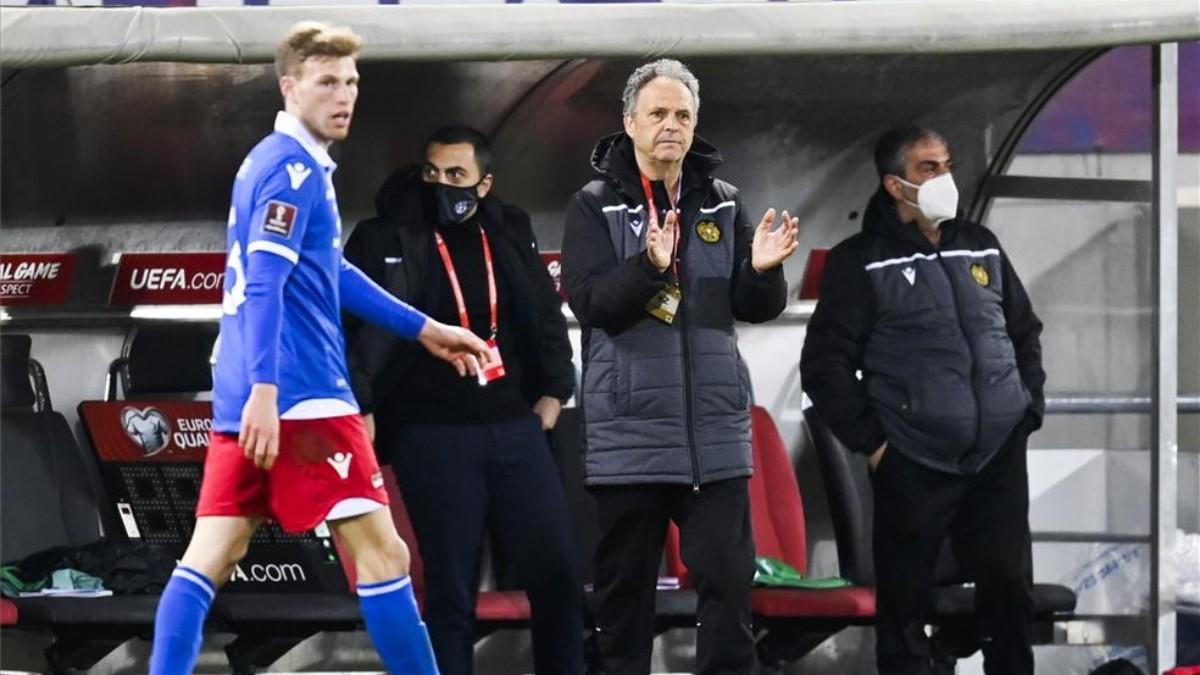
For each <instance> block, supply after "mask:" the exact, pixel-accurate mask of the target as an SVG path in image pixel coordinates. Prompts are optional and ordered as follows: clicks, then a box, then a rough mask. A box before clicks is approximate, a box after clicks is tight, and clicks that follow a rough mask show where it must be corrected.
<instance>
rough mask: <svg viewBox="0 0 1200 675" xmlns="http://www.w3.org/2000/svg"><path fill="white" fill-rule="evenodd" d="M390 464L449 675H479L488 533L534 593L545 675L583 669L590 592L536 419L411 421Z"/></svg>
mask: <svg viewBox="0 0 1200 675" xmlns="http://www.w3.org/2000/svg"><path fill="white" fill-rule="evenodd" d="M395 443H396V445H395V448H394V449H395V452H394V453H393V463H394V466H395V469H396V475H397V480H398V482H399V484H400V489H401V491H402V493H403V496H404V504H405V506H406V507H407V508H408V513H409V517H410V518H411V519H412V523H413V528H414V530H416V533H417V540H418V543H419V545H420V552H421V557H422V558H423V560H424V562H425V623H426V625H427V626H428V628H429V637H430V640H431V641H432V642H433V650H434V653H435V654H436V656H437V661H438V668H439V670H440V671H441V673H442V675H466V674H469V673H471V672H472V666H473V658H474V643H475V631H474V622H475V596H476V591H477V589H478V588H479V558H480V547H481V545H482V540H483V536H484V531H485V530H486V529H488V524H489V519H490V521H491V525H492V527H491V530H492V532H494V533H496V534H497V535H498V536H497V539H498V541H496V542H495V544H496V545H497V546H499V548H500V551H501V553H502V554H503V555H504V556H505V559H506V560H508V561H509V562H510V563H511V564H512V566H513V568H514V570H515V572H516V575H517V581H518V582H519V583H520V585H521V587H522V588H524V589H525V591H526V593H527V594H528V595H529V604H530V607H531V609H532V611H533V616H532V628H533V658H534V667H535V670H536V672H537V673H538V675H556V674H565V675H577V674H579V673H582V672H583V596H582V587H581V585H580V581H579V573H578V569H577V567H578V565H577V563H576V560H577V558H576V552H575V543H574V538H573V536H572V533H571V523H570V515H569V510H568V507H567V500H566V497H565V495H564V493H563V488H562V483H561V481H560V480H559V476H558V470H557V468H556V466H555V463H554V459H553V456H552V455H551V454H550V448H549V446H548V445H547V443H546V435H545V433H544V432H543V431H542V429H541V424H540V423H539V421H538V419H537V417H535V416H534V415H532V414H530V415H528V416H523V417H520V418H518V419H515V420H511V421H505V422H500V423H496V424H479V425H461V426H453V425H441V424H407V425H404V426H402V427H401V428H400V429H399V430H398V431H397V433H396V439H395Z"/></svg>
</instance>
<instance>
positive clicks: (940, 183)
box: [896, 173, 958, 225]
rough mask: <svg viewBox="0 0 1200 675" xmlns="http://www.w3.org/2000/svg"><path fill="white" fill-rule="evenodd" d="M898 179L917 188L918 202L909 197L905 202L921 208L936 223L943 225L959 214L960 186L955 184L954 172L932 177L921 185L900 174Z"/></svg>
mask: <svg viewBox="0 0 1200 675" xmlns="http://www.w3.org/2000/svg"><path fill="white" fill-rule="evenodd" d="M896 180H898V181H900V182H901V183H904V184H905V185H907V186H908V187H910V188H914V189H916V191H917V203H916V204H914V203H912V202H910V201H908V200H907V199H906V200H904V203H905V204H908V205H909V206H912V207H915V208H917V209H920V210H921V213H923V214H925V217H926V218H928V219H930V220H932V221H933V224H934V225H941V224H942V223H943V222H945V221H947V220H950V219H952V218H954V217H955V216H956V215H958V187H957V186H955V185H954V176H953V175H952V174H949V173H944V174H942V175H940V176H938V177H936V178H930V179H929V180H927V181H925V182H924V183H921V184H920V185H913V184H912V183H910V182H908V181H906V180H904V179H903V178H901V177H899V176H896Z"/></svg>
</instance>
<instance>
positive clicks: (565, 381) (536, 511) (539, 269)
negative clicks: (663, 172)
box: [345, 127, 583, 675]
mask: <svg viewBox="0 0 1200 675" xmlns="http://www.w3.org/2000/svg"><path fill="white" fill-rule="evenodd" d="M493 182H494V177H493V175H492V173H491V149H490V147H489V144H488V141H487V138H486V137H484V136H483V134H481V133H480V132H478V131H476V130H474V129H470V128H467V127H446V128H443V129H440V130H438V131H437V132H436V133H434V134H433V136H432V137H431V138H430V139H429V141H428V142H427V143H426V145H425V157H424V163H423V165H422V166H421V167H419V168H417V167H413V168H409V169H402V170H400V171H397V172H396V173H395V174H393V175H392V176H391V177H390V178H388V179H387V181H386V182H385V183H384V184H383V186H382V187H381V188H380V190H379V194H378V196H377V197H376V206H377V210H378V212H379V215H378V217H376V218H372V219H370V220H367V221H364V222H362V223H360V224H359V225H358V227H357V228H355V230H354V233H353V234H352V235H351V237H350V240H349V241H348V242H347V243H346V249H345V255H346V258H347V259H348V260H351V261H353V262H354V263H355V264H357V265H359V266H360V268H361V269H362V270H363V271H364V272H365V273H366V274H368V275H369V276H371V277H372V278H374V279H375V280H376V281H377V282H379V283H380V284H381V285H382V286H384V287H385V288H387V289H388V290H389V291H391V292H392V293H393V294H394V295H396V296H397V297H399V298H403V299H404V300H406V301H407V302H409V303H410V304H412V305H413V306H415V307H418V308H420V309H422V310H423V311H425V312H427V313H428V314H429V315H430V316H432V317H435V318H438V319H440V320H444V321H445V322H447V323H450V324H457V325H461V326H463V327H465V328H468V329H470V330H471V331H473V332H474V333H475V334H476V335H478V336H479V337H481V338H483V339H484V340H487V341H488V342H489V345H490V346H491V347H492V348H493V355H494V356H496V355H498V356H499V358H498V359H496V358H494V359H493V363H492V364H489V365H488V366H487V367H486V368H485V369H484V370H482V371H481V373H480V378H479V381H475V380H464V379H461V378H458V377H454V372H453V371H452V370H450V369H448V368H446V367H445V366H444V365H439V362H437V361H435V360H434V359H432V358H430V357H428V356H427V355H426V354H424V353H422V350H420V349H409V348H408V346H407V345H405V344H403V343H401V342H399V341H397V340H394V339H392V338H391V337H390V336H389V335H387V334H386V333H384V332H382V331H378V330H376V329H374V328H372V327H371V326H369V325H366V324H361V323H358V322H356V321H354V320H353V319H348V320H347V328H346V335H347V338H346V343H347V351H348V354H349V358H348V361H349V364H350V371H351V379H352V385H353V387H354V392H355V395H356V397H357V398H358V401H359V406H360V408H361V409H362V410H363V412H364V414H365V419H366V421H367V426H368V429H370V430H372V432H377V435H376V444H375V446H376V448H377V450H378V452H379V453H380V455H381V457H382V458H383V459H384V461H390V462H391V463H392V465H393V467H394V469H395V472H396V476H397V479H398V481H399V484H400V488H401V492H402V495H403V497H404V502H405V505H406V507H407V509H408V513H409V516H410V517H411V519H412V522H413V526H414V528H415V530H416V534H417V539H418V542H419V547H420V552H421V555H422V557H423V559H424V561H425V621H426V624H427V625H428V627H429V634H430V638H431V641H432V642H433V647H434V652H435V653H436V655H437V660H438V667H439V668H440V670H441V672H442V674H443V675H460V674H464V673H470V672H471V671H472V657H473V643H474V626H473V623H474V618H475V595H476V590H477V589H478V584H479V557H480V544H481V541H482V538H483V533H484V530H485V529H486V526H487V525H489V524H490V525H492V526H493V527H492V528H491V529H492V532H494V533H495V534H496V535H498V537H497V538H498V541H496V542H495V544H496V545H497V546H498V547H499V549H500V551H501V552H502V553H503V554H505V557H506V559H507V560H509V561H510V562H511V564H512V566H513V568H514V570H515V571H516V574H517V577H518V582H519V583H520V584H521V586H522V587H523V588H525V589H526V591H527V592H528V594H529V600H530V605H531V608H532V611H533V617H532V624H533V625H532V627H533V648H534V662H535V668H536V671H537V672H538V673H539V674H547V673H580V672H582V668H583V657H582V646H581V641H582V629H583V626H582V623H583V609H582V597H581V593H580V591H581V589H580V585H579V577H578V572H577V565H576V556H575V547H574V543H573V541H572V535H571V531H570V523H569V520H568V514H569V511H568V507H567V503H566V498H565V496H564V493H563V489H562V485H561V483H560V481H559V478H558V473H557V469H556V467H555V463H554V460H553V457H552V455H551V453H550V449H549V446H548V441H547V436H546V434H547V433H548V432H552V430H553V428H554V426H555V423H556V422H557V419H558V415H559V412H560V411H561V409H562V403H563V402H564V401H566V400H567V399H568V398H570V396H571V394H572V391H573V389H574V382H575V377H574V368H573V366H572V365H571V345H570V342H569V341H568V339H567V327H566V321H565V319H564V318H563V315H562V312H561V300H560V298H559V296H558V293H557V292H556V291H555V290H554V284H553V281H551V279H550V276H549V274H548V273H547V271H546V268H545V267H544V266H543V265H542V263H541V259H540V256H539V255H538V252H537V241H536V240H535V239H534V235H533V230H532V228H531V226H530V222H529V216H528V215H527V214H526V213H525V212H524V211H522V210H520V209H518V208H515V207H513V206H509V205H506V204H504V203H502V202H500V201H499V200H498V199H496V198H495V197H494V196H492V195H491V194H490V192H491V188H492V184H493Z"/></svg>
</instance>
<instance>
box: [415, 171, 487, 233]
mask: <svg viewBox="0 0 1200 675" xmlns="http://www.w3.org/2000/svg"><path fill="white" fill-rule="evenodd" d="M482 182H483V180H482V179H481V180H480V181H479V183H482ZM479 183H476V184H474V185H469V186H466V187H460V186H457V185H446V184H445V183H425V184H423V185H422V186H421V187H422V189H423V191H424V195H423V196H424V202H425V208H426V212H427V213H428V212H432V213H434V214H436V216H437V222H438V225H457V224H459V223H461V222H463V221H464V220H466V219H467V214H469V213H471V210H472V209H474V208H475V205H476V204H478V203H479V193H478V192H476V191H475V190H476V188H478V187H479Z"/></svg>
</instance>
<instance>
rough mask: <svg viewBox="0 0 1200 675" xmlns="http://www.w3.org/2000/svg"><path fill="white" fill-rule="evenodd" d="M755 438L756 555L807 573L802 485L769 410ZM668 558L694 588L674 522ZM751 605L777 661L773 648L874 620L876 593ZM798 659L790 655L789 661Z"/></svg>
mask: <svg viewBox="0 0 1200 675" xmlns="http://www.w3.org/2000/svg"><path fill="white" fill-rule="evenodd" d="M750 440H751V446H752V448H753V453H754V476H753V477H752V478H751V479H750V484H749V492H750V521H751V526H752V527H753V529H754V547H755V554H756V555H759V556H767V557H770V558H775V559H777V560H782V561H783V562H786V563H787V564H789V565H791V566H792V567H794V568H796V571H798V572H800V573H801V574H807V573H808V539H807V533H806V531H805V524H804V502H803V500H802V498H801V496H800V486H799V484H798V483H797V482H796V474H795V472H794V470H793V469H792V462H791V458H790V457H789V456H788V453H787V448H786V447H785V446H784V444H783V439H782V438H781V437H780V436H779V429H778V428H776V426H775V422H774V421H773V420H772V419H771V415H770V413H768V412H767V411H766V409H765V408H761V407H758V406H755V407H754V408H752V409H751V410H750ZM666 557H667V570H668V572H667V573H668V574H672V575H674V576H678V577H679V579H680V583H681V585H683V586H684V587H690V586H691V585H692V580H691V575H690V574H689V573H688V570H687V567H686V566H685V565H684V564H683V560H682V558H681V556H680V552H679V529H678V528H677V527H676V526H675V524H674V523H671V525H670V529H669V530H668V532H667V544H666ZM750 605H751V609H752V611H753V612H754V615H755V622H756V624H757V625H758V628H759V629H761V630H764V631H766V632H767V635H766V636H765V638H764V639H760V641H759V649H760V652H761V653H760V658H763V659H764V662H765V663H775V662H778V661H780V660H781V659H780V657H779V654H781V653H783V652H782V650H781V651H780V652H778V653H775V654H772V653H770V650H772V649H774V646H775V645H782V644H786V643H788V642H800V640H797V639H796V638H797V636H798V635H801V634H802V635H805V636H812V635H814V634H819V635H826V634H832V633H835V632H837V631H838V630H840V629H841V628H844V627H845V626H849V625H855V624H864V623H870V622H871V621H872V620H873V619H874V617H875V591H874V589H871V588H867V587H865V586H849V587H845V588H835V589H828V590H810V589H801V588H755V589H753V590H752V591H751V595H750ZM819 642H820V640H816V641H814V642H812V643H811V646H812V647H815V646H816V645H817V644H818V643H819ZM764 650H765V651H764ZM797 657H798V655H796V654H794V653H793V652H788V653H787V658H797Z"/></svg>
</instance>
